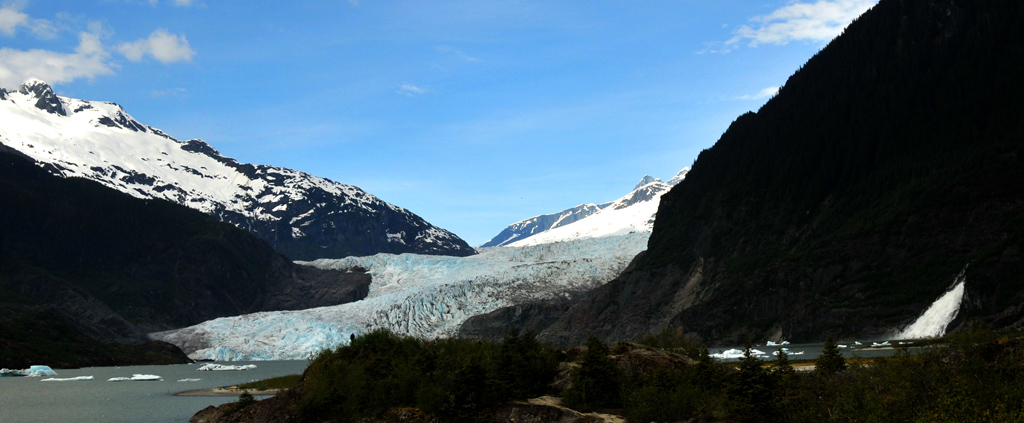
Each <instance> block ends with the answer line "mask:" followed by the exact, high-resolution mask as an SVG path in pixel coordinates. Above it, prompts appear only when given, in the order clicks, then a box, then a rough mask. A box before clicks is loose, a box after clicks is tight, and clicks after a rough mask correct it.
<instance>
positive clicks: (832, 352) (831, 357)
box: [814, 336, 846, 375]
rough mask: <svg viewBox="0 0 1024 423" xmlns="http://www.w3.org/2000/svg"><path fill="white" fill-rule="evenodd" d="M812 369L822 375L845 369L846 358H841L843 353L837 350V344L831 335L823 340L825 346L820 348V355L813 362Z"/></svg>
mask: <svg viewBox="0 0 1024 423" xmlns="http://www.w3.org/2000/svg"><path fill="white" fill-rule="evenodd" d="M814 370H815V371H817V372H819V373H821V374H824V375H833V374H836V373H839V372H841V371H843V370H846V360H843V354H842V353H840V352H839V346H838V345H836V341H834V340H832V337H831V336H830V337H828V339H826V340H825V348H824V349H822V350H821V355H820V356H818V359H817V360H816V361H815V362H814Z"/></svg>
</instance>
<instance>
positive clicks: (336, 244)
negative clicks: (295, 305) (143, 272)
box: [0, 80, 475, 260]
mask: <svg viewBox="0 0 1024 423" xmlns="http://www.w3.org/2000/svg"><path fill="white" fill-rule="evenodd" d="M4 92H5V93H6V94H4V95H3V96H2V97H0V116H3V117H4V120H5V125H3V126H2V127H0V143H2V144H4V145H6V146H8V147H10V148H13V149H16V150H18V151H21V152H22V153H24V154H26V155H28V156H30V157H32V158H33V159H34V160H36V161H37V162H39V163H42V164H44V166H46V167H47V168H48V169H50V170H51V171H52V172H55V173H57V174H60V175H62V176H72V175H74V176H80V177H84V178H87V179H91V180H94V181H97V182H100V183H103V184H104V185H107V186H109V187H112V188H115V189H118V190H120V191H122V192H126V193H128V194H130V195H132V196H135V197H138V198H162V199H167V200H170V201H173V202H176V203H178V204H182V205H186V206H188V207H191V208H194V209H197V210H200V211H202V212H204V213H207V214H211V215H214V216H216V217H217V218H218V219H220V220H222V221H226V222H229V223H232V224H234V225H236V226H238V227H241V228H244V229H246V230H249V231H250V232H253V233H255V234H256V235H258V236H259V237H261V238H263V239H264V240H266V241H268V242H270V243H271V245H272V246H274V248H276V249H277V250H279V251H281V252H283V253H285V254H286V255H288V256H289V257H291V258H294V259H306V260H312V259H316V258H322V257H336V258H340V257H344V256H348V255H370V254H375V253H378V252H391V253H403V252H416V253H423V254H450V255H470V254H473V253H474V252H475V251H474V250H473V249H472V248H471V247H469V245H468V244H466V243H465V241H463V240H462V239H460V238H459V237H458V236H456V235H455V234H453V233H451V232H448V231H446V230H444V229H441V228H437V227H435V226H433V225H431V224H429V223H428V222H426V221H424V220H423V219H422V218H420V217H419V216H417V215H415V214H413V213H412V212H410V211H408V210H406V209H404V208H401V207H398V206H394V205H391V204H388V203H386V202H384V201H381V200H380V199H378V198H377V197H375V196H373V195H371V194H369V193H366V192H365V191H363V190H361V189H359V188H358V187H354V186H351V185H345V184H340V183H337V182H334V181H331V180H328V179H324V178H319V177H316V176H313V175H309V174H306V173H304V172H298V171H294V170H291V169H286V168H281V167H274V166H266V165H256V164H243V163H239V162H237V161H236V160H234V159H231V158H228V157H225V156H223V155H221V154H220V153H219V152H218V151H217V150H216V149H214V148H213V147H212V146H210V145H209V144H207V143H206V142H204V141H202V140H199V139H191V140H186V141H179V140H177V139H175V138H173V137H171V136H170V135H167V134H166V133H164V132H163V131H160V130H159V129H156V128H153V127H151V126H148V125H144V124H142V123H140V122H138V121H137V120H136V119H134V118H133V117H131V115H129V114H128V113H127V112H125V111H124V109H123V108H122V107H121V106H119V105H117V104H116V103H110V102H100V101H86V100H79V99H73V98H68V97H60V96H57V95H56V94H55V93H54V92H53V89H52V88H51V87H50V86H49V85H47V84H46V83H45V82H42V81H39V80H30V81H28V82H26V83H25V84H23V85H22V86H21V87H19V89H17V90H15V91H7V90H5V91H4Z"/></svg>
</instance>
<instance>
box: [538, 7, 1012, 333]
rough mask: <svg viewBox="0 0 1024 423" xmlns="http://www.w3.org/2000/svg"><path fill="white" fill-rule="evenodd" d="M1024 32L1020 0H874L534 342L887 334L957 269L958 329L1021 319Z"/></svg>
mask: <svg viewBox="0 0 1024 423" xmlns="http://www.w3.org/2000/svg"><path fill="white" fill-rule="evenodd" d="M1020 22H1024V4H1022V3H1020V2H1018V1H1013V0H985V1H974V2H962V1H954V0H881V1H880V2H879V4H878V5H877V6H876V7H874V8H873V9H871V10H870V11H868V12H867V13H865V14H864V15H863V16H862V17H860V18H859V19H857V20H856V21H855V22H853V23H852V24H851V25H850V26H849V27H848V28H847V29H846V31H845V33H844V34H843V35H841V36H839V37H838V38H836V39H835V40H833V41H832V42H831V43H830V44H829V45H828V46H827V47H826V48H825V49H823V50H822V51H821V52H820V53H818V54H817V55H815V56H814V57H813V58H812V59H810V60H809V61H808V62H807V63H806V64H805V65H804V66H803V67H802V68H801V69H800V70H799V71H797V72H796V73H795V74H794V75H793V76H792V77H790V79H789V80H788V81H787V83H786V84H785V86H784V87H782V89H781V90H780V92H779V94H778V95H777V96H776V97H775V98H773V99H772V100H770V101H769V102H768V103H767V104H766V105H765V106H763V107H762V108H761V109H760V110H759V111H758V112H757V113H748V114H745V115H743V116H740V117H739V118H738V119H737V120H736V121H735V122H733V124H732V125H731V126H730V127H729V129H728V130H727V131H726V132H725V133H724V134H723V135H722V137H721V139H720V140H719V141H718V142H717V143H716V144H715V145H714V146H713V147H712V148H710V149H708V150H705V151H704V152H702V153H701V154H700V156H699V158H698V159H697V161H696V162H695V163H694V165H693V170H692V171H691V172H690V173H689V175H688V176H687V178H686V180H685V181H684V182H683V183H681V184H679V185H678V186H676V187H675V188H674V189H673V190H672V191H671V192H669V193H668V194H666V195H665V196H663V197H662V200H661V206H660V208H659V210H658V214H657V218H656V220H655V223H654V231H653V234H652V235H651V238H650V242H649V245H648V250H647V251H646V252H645V253H642V254H641V255H639V256H638V257H637V259H636V260H635V262H634V266H633V267H632V268H631V269H630V270H629V271H627V272H625V273H623V274H622V275H621V276H619V277H618V278H617V279H616V280H615V281H613V282H611V283H609V284H607V285H605V286H602V287H600V288H598V289H596V290H595V291H594V292H593V293H592V294H591V295H589V296H588V297H587V298H585V299H584V300H582V301H581V302H580V303H578V304H576V305H575V306H574V307H573V308H572V309H571V310H569V311H568V312H566V313H565V314H564V315H562V316H561V318H560V319H559V320H558V321H557V322H556V323H554V324H553V325H551V326H549V327H547V328H546V329H545V330H544V332H542V334H541V337H542V338H543V339H547V340H548V341H552V342H556V343H560V344H576V343H579V342H581V341H582V340H583V339H585V337H586V336H587V334H593V335H597V336H600V337H602V338H604V339H608V340H621V339H632V338H634V337H636V336H637V335H639V334H641V333H644V332H648V331H656V330H661V329H665V328H669V329H677V330H681V331H683V332H689V333H695V334H698V335H700V336H702V337H703V338H704V339H705V340H708V341H710V342H712V343H732V342H741V341H742V340H743V339H749V340H752V341H760V340H766V339H777V338H785V339H789V340H792V341H811V340H820V339H822V338H824V337H825V336H826V335H833V336H836V337H845V336H869V337H870V336H885V335H889V334H893V333H895V332H896V331H898V330H901V329H903V328H904V327H905V326H906V325H907V324H908V323H909V322H910V321H912V320H914V318H915V317H917V315H918V314H920V313H921V312H922V310H923V309H924V308H925V307H927V306H928V305H929V304H930V303H932V302H933V301H935V299H936V298H938V297H939V296H940V295H941V294H942V293H943V292H945V291H946V290H947V288H949V287H950V285H951V284H952V283H953V282H954V280H955V279H956V277H957V275H958V274H959V272H960V271H961V270H963V269H964V268H965V267H966V269H967V270H966V273H965V280H966V283H965V288H964V289H965V291H966V292H965V295H964V300H963V303H962V306H961V307H962V309H961V312H960V313H959V315H958V318H957V320H956V321H954V322H953V326H954V327H955V326H957V325H962V324H965V323H966V322H977V323H985V324H989V325H992V326H995V327H1005V326H1020V325H1021V324H1022V323H1024V308H1022V306H1021V304H1024V259H1022V257H1024V255H1022V251H1024V218H1022V216H1024V194H1022V193H1024V158H1022V154H1024V120H1022V119H1020V116H1022V115H1024V83H1021V80H1020V77H1019V76H1020V75H1021V74H1022V73H1024V33H1022V32H1021V25H1020ZM968 265H969V266H968Z"/></svg>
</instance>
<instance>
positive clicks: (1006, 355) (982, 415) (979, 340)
mask: <svg viewBox="0 0 1024 423" xmlns="http://www.w3.org/2000/svg"><path fill="white" fill-rule="evenodd" d="M1018 335H1019V334H1014V335H1013V336H1018ZM832 344H834V343H832ZM652 353H657V354H662V355H661V356H662V357H666V356H668V355H666V354H667V353H659V352H658V350H657V349H654V348H650V347H642V346H637V345H636V344H630V345H626V344H618V345H617V346H616V347H615V348H613V349H612V350H611V351H609V348H608V347H607V346H606V345H605V344H603V343H602V342H600V341H599V340H597V339H596V338H590V339H589V340H588V342H587V345H586V350H585V351H583V352H582V353H580V354H579V355H578V357H577V360H578V364H579V367H578V368H577V369H576V370H575V371H574V372H573V374H572V381H573V385H572V387H570V388H568V389H566V390H565V391H562V392H558V391H556V390H554V389H555V388H553V386H554V385H549V384H550V383H551V382H554V381H555V380H556V376H557V377H564V373H563V374H562V375H563V376H558V374H557V372H556V368H557V366H556V362H557V360H558V359H565V358H566V355H564V354H562V353H560V352H558V351H556V350H554V349H552V348H549V347H546V346H544V345H541V344H538V343H537V342H536V341H535V340H533V336H532V335H531V334H526V335H521V334H519V333H518V332H517V331H512V332H510V333H509V334H508V336H507V337H506V338H505V340H504V341H503V342H501V343H497V344H493V343H488V342H478V341H466V340H436V341H422V340H418V339H414V338H403V337H399V336H396V335H394V334H391V333H389V332H386V331H376V332H373V333H370V334H367V335H365V336H363V337H359V338H356V339H355V341H354V342H353V343H352V345H351V346H344V347H339V348H337V349H334V350H328V351H324V352H323V353H321V354H320V355H319V356H317V357H316V358H315V359H314V360H313V362H312V363H311V365H310V367H309V368H308V369H307V371H306V373H305V375H304V379H303V382H301V383H300V384H299V387H298V388H297V389H295V390H293V391H292V394H293V395H295V397H296V398H297V399H296V403H297V405H296V407H295V408H294V409H295V410H297V414H298V415H297V417H298V421H304V422H312V421H317V422H349V421H356V420H359V419H361V418H382V416H384V415H385V413H387V412H388V411H389V410H393V409H396V408H406V409H417V410H419V411H417V412H418V413H423V414H424V415H427V416H434V417H437V418H438V420H439V421H442V422H481V421H490V420H492V419H493V412H494V411H495V409H496V407H497V406H498V405H500V404H501V403H504V402H507V401H510V400H522V399H527V398H533V397H537V396H540V395H544V394H549V395H557V396H561V397H562V399H563V404H565V405H566V406H568V407H570V408H574V409H576V410H579V411H583V412H587V411H598V412H605V413H615V414H621V415H623V416H624V417H625V418H626V419H627V421H630V422H681V421H691V419H695V421H702V422H880V421H886V422H919V423H925V422H1004V421H1024V420H1022V419H1024V383H1022V382H1024V338H1017V337H1011V336H1009V335H1007V334H997V333H994V332H991V331H987V330H976V331H971V332H967V333H963V334H960V335H956V336H951V337H947V338H945V339H943V340H941V342H939V343H936V344H933V345H931V346H929V347H927V348H926V349H925V350H923V351H922V352H920V353H919V354H916V355H909V354H907V353H906V352H899V353H897V354H896V355H895V356H892V357H886V358H876V359H873V360H870V361H866V360H865V361H856V362H855V365H851V366H849V367H847V366H846V362H845V361H844V360H843V359H842V357H838V356H833V355H831V354H827V355H825V356H823V358H821V359H819V360H818V366H819V369H818V371H815V372H797V371H795V370H794V369H793V366H792V365H791V364H790V362H789V357H788V356H787V355H786V354H780V355H779V356H778V357H777V358H776V359H775V360H774V361H771V362H768V361H764V360H762V359H759V358H757V357H756V356H753V355H752V354H750V349H749V348H748V349H747V354H745V356H744V357H743V359H741V360H740V361H739V362H738V363H732V364H724V363H718V362H716V361H714V360H713V359H711V358H710V356H709V355H708V354H707V350H706V349H698V354H697V359H696V360H694V361H691V362H689V364H685V362H683V363H684V364H682V365H679V364H678V363H679V362H678V361H677V362H672V361H657V360H653V361H650V360H648V361H644V360H643V359H641V357H651V355H650V354H652ZM570 355H572V354H570ZM676 357H678V356H676ZM509 363H513V364H514V365H517V366H520V367H518V368H516V369H513V368H510V367H507V366H508V365H509ZM826 363H831V364H826ZM822 367H828V368H829V370H827V371H826V370H823V369H822ZM625 368H631V370H629V371H625V370H624V369H625ZM512 370H516V371H512ZM292 378H293V379H292V380H294V377H292Z"/></svg>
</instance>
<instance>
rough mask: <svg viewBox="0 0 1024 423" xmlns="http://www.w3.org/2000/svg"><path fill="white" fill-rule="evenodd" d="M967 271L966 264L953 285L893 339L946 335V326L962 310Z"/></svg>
mask: <svg viewBox="0 0 1024 423" xmlns="http://www.w3.org/2000/svg"><path fill="white" fill-rule="evenodd" d="M966 272H967V267H966V266H964V269H963V270H961V271H960V274H959V275H957V277H956V279H955V280H954V281H953V286H952V287H951V288H950V289H949V290H948V291H946V293H944V294H942V296H941V297H939V299H937V300H935V302H934V303H932V305H931V306H930V307H928V309H927V310H925V311H924V313H921V316H920V317H918V318H917V320H915V321H914V323H911V324H910V326H907V327H906V329H903V331H901V332H899V333H897V334H896V336H895V337H893V339H917V338H934V337H938V336H942V335H945V334H946V327H947V326H949V323H950V322H952V321H953V319H955V318H956V315H957V313H958V312H959V311H960V302H961V300H963V298H964V283H965V282H966V281H967V280H966V278H965V277H964V274H965V273H966Z"/></svg>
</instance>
